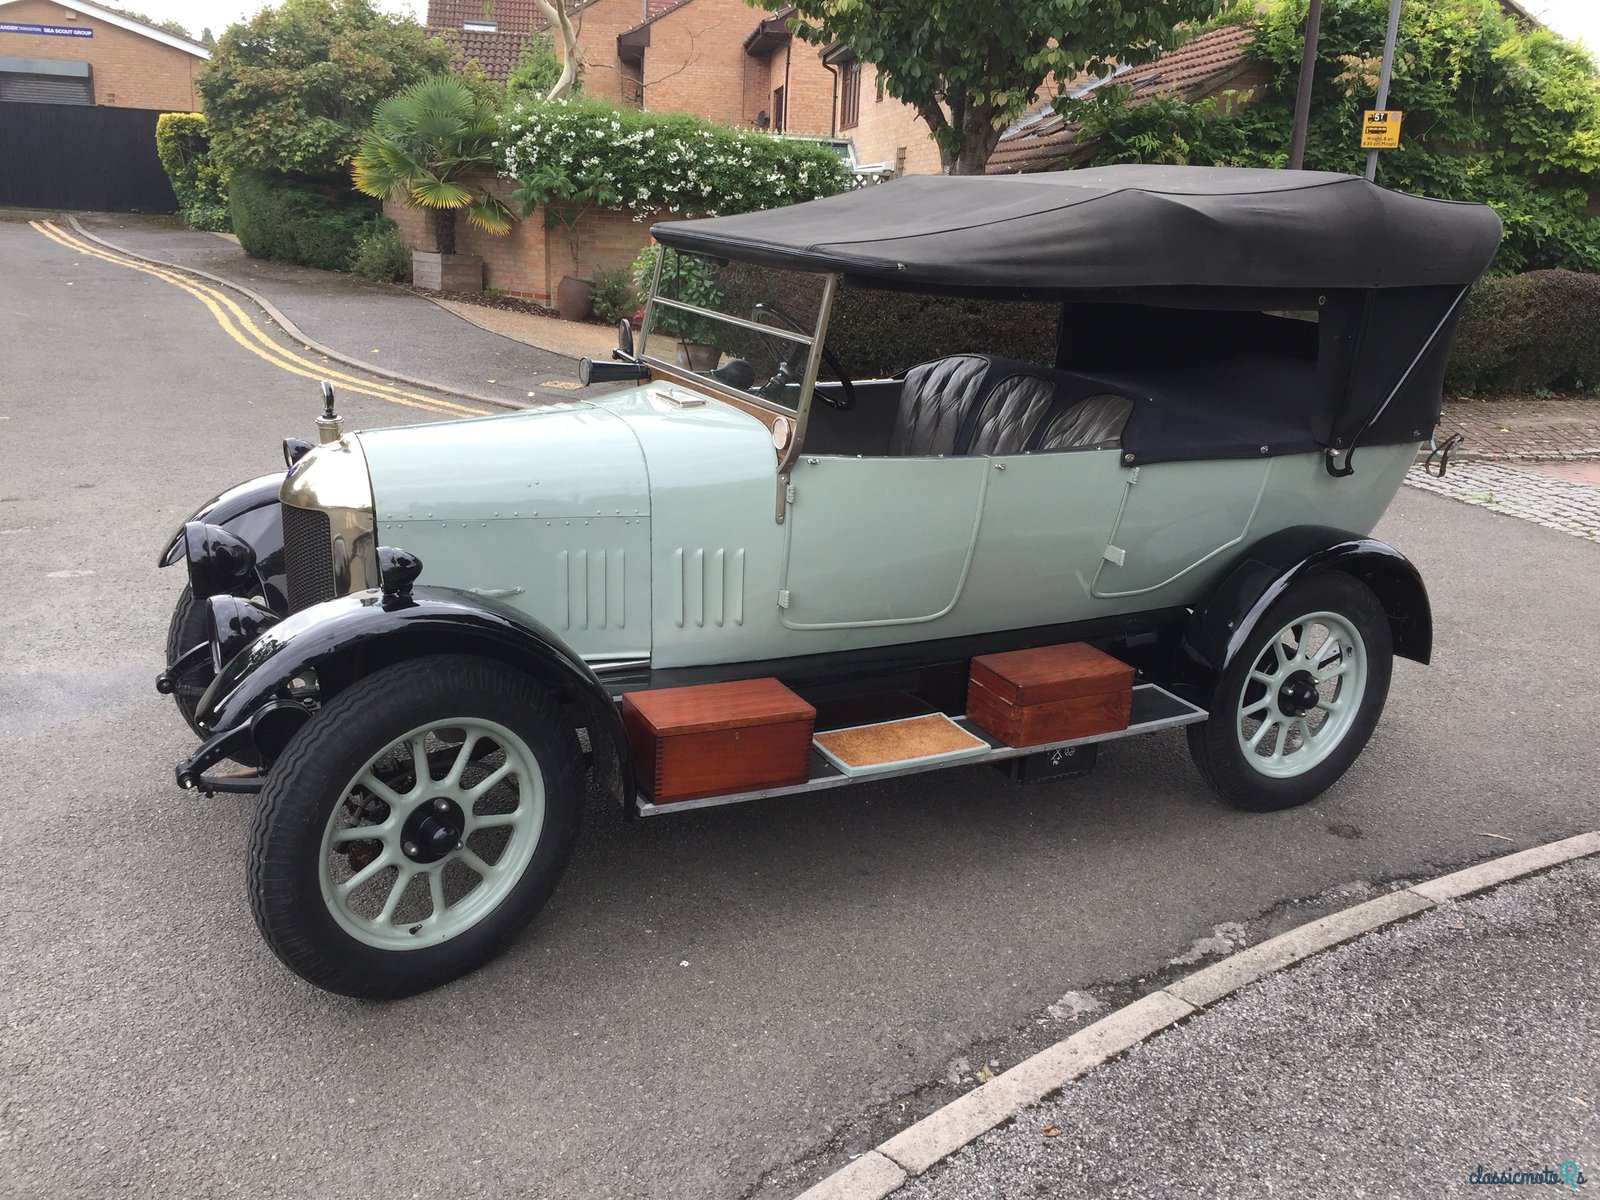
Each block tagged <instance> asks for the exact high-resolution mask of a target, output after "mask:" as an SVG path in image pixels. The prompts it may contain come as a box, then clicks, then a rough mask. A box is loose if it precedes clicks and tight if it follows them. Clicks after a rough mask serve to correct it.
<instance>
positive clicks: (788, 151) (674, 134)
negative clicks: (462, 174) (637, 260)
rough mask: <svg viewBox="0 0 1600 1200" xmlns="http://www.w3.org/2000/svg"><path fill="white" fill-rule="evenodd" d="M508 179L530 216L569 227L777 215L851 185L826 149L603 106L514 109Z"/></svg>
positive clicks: (508, 132) (685, 117)
mask: <svg viewBox="0 0 1600 1200" xmlns="http://www.w3.org/2000/svg"><path fill="white" fill-rule="evenodd" d="M503 126H504V130H503V132H502V134H501V138H500V145H501V147H502V149H503V152H504V154H505V166H504V173H505V174H506V175H508V176H510V177H511V178H512V179H515V180H516V181H517V183H518V185H519V186H518V188H517V190H516V191H515V192H513V193H512V199H513V200H515V201H516V202H517V203H518V204H520V205H521V206H522V207H523V209H524V211H525V212H527V211H531V210H532V209H533V208H534V207H537V206H538V205H547V206H551V213H550V214H549V215H550V216H553V217H554V218H555V219H558V220H562V221H565V222H567V223H568V224H571V223H572V222H573V221H575V220H576V218H577V215H578V213H579V212H581V211H582V210H583V209H585V208H587V207H589V206H590V205H599V206H601V207H604V208H625V209H633V210H634V211H636V212H641V213H644V212H658V211H663V210H664V211H666V212H669V213H679V214H682V215H684V216H704V215H715V214H724V213H741V212H754V211H755V210H756V209H762V208H779V207H781V206H783V205H785V204H796V203H798V202H799V201H802V200H815V199H817V198H818V197H819V196H831V195H833V194H834V193H835V192H842V191H844V190H845V189H846V188H848V187H850V186H852V185H853V183H854V180H853V179H852V178H851V176H850V174H849V172H848V171H847V170H846V169H845V166H844V160H843V159H841V158H840V157H839V156H838V155H837V154H836V153H834V151H833V150H831V149H829V148H828V147H827V146H825V145H822V144H821V143H818V142H809V141H804V140H799V139H786V138H779V137H774V136H772V135H771V134H766V133H761V132H759V131H757V130H754V129H738V128H735V127H733V126H731V125H721V124H718V123H717V122H715V121H706V120H702V119H701V118H699V117H695V116H690V115H689V114H687V113H658V112H643V111H640V110H639V109H632V108H614V107H613V106H611V105H609V104H607V103H605V102H604V101H602V100H589V99H583V98H579V99H574V100H555V101H548V102H544V103H540V104H516V105H513V106H512V108H511V111H510V112H509V113H507V114H505V116H504V118H503Z"/></svg>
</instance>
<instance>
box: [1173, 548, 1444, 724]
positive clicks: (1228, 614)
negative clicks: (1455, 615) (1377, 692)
mask: <svg viewBox="0 0 1600 1200" xmlns="http://www.w3.org/2000/svg"><path fill="white" fill-rule="evenodd" d="M1320 571H1342V572H1344V573H1345V574H1347V575H1351V576H1353V577H1354V578H1356V579H1359V580H1360V581H1361V582H1362V583H1364V584H1366V585H1367V586H1368V587H1369V588H1371V589H1372V591H1373V594H1374V595H1376V596H1377V598H1378V600H1379V602H1380V603H1381V604H1382V605H1383V609H1384V612H1385V613H1387V614H1388V617H1389V630H1390V633H1391V635H1392V637H1393V640H1394V652H1395V653H1396V654H1398V655H1400V656H1401V657H1402V658H1409V659H1412V660H1414V661H1416V662H1420V663H1427V662H1428V660H1429V659H1430V658H1431V657H1432V656H1433V610H1432V608H1431V606H1430V605H1429V603H1428V590H1427V588H1426V587H1424V586H1423V583H1422V576H1421V575H1420V574H1419V573H1418V571H1417V568H1416V567H1415V566H1413V565H1412V563H1411V560H1410V559H1408V558H1407V557H1406V556H1405V555H1403V554H1401V553H1400V551H1398V550H1396V549H1395V548H1394V547H1393V546H1390V545H1389V544H1388V543H1386V542H1380V541H1378V540H1377V539H1376V538H1370V537H1362V536H1361V535H1359V534H1354V533H1349V532H1347V531H1345V530H1341V529H1333V528H1330V527H1328V526H1325V525H1296V526H1293V527H1292V528H1289V529H1283V530H1279V531H1278V532H1277V533H1273V534H1269V535H1268V536H1267V537H1264V538H1262V539H1261V540H1260V541H1259V542H1257V543H1255V544H1254V545H1253V546H1251V547H1250V548H1249V549H1248V550H1247V551H1245V553H1244V554H1243V555H1242V556H1241V557H1240V558H1239V560H1238V561H1237V562H1236V563H1235V564H1234V566H1233V568H1232V569H1231V570H1230V571H1229V572H1228V573H1227V575H1225V576H1224V577H1223V580H1222V582H1221V584H1219V585H1218V586H1217V588H1216V590H1215V591H1214V592H1212V594H1211V597H1210V599H1208V600H1207V601H1206V602H1205V604H1204V605H1203V606H1201V607H1200V608H1197V609H1196V610H1195V611H1194V614H1193V616H1192V617H1191V618H1190V620H1189V625H1188V628H1187V629H1186V630H1185V631H1184V635H1183V639H1182V641H1181V642H1180V643H1179V647H1178V656H1179V670H1178V676H1179V680H1178V682H1179V683H1180V684H1181V685H1182V686H1181V688H1180V690H1183V691H1186V692H1187V693H1188V695H1189V698H1191V699H1193V700H1194V701H1195V703H1202V704H1204V703H1209V701H1210V693H1211V689H1212V688H1213V687H1214V686H1215V684H1216V681H1217V679H1219V678H1220V677H1221V675H1222V672H1223V671H1224V670H1225V669H1226V668H1227V666H1228V664H1229V663H1230V662H1232V661H1233V658H1234V656H1235V655H1237V654H1238V653H1239V651H1240V650H1241V649H1242V648H1243V646H1244V644H1245V642H1246V641H1247V640H1248V639H1249V637H1250V635H1251V633H1252V632H1253V631H1254V630H1255V628H1256V625H1257V623H1258V622H1259V621H1260V620H1261V618H1262V617H1263V616H1264V615H1265V614H1266V611H1267V609H1269V608H1271V607H1272V605H1273V603H1274V602H1275V601H1276V600H1277V599H1278V597H1279V596H1281V595H1283V593H1284V592H1286V591H1287V590H1288V589H1289V588H1290V587H1292V586H1293V585H1294V584H1295V583H1296V582H1298V581H1299V580H1301V579H1304V578H1306V577H1307V576H1308V575H1313V574H1316V573H1317V572H1320Z"/></svg>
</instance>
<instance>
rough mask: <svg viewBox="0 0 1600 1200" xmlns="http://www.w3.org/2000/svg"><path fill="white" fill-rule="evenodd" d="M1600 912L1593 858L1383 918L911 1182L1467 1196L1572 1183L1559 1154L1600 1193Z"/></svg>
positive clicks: (937, 1186)
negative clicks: (1491, 1180)
mask: <svg viewBox="0 0 1600 1200" xmlns="http://www.w3.org/2000/svg"><path fill="white" fill-rule="evenodd" d="M1597 925H1600V861H1596V860H1595V859H1589V860H1587V861H1584V862H1579V863H1574V864H1572V865H1570V866H1566V867H1563V868H1560V869H1558V870H1556V871H1554V872H1552V873H1550V874H1548V875H1541V876H1536V877H1535V878H1533V879H1529V880H1524V881H1520V882H1517V883H1514V884H1510V885H1508V886H1506V887H1503V888H1499V889H1497V890H1495V891H1493V892H1490V893H1488V894H1486V895H1481V896H1473V897H1469V898H1467V899H1465V900H1461V901H1457V902H1455V903H1452V904H1446V905H1444V906H1442V907H1440V908H1438V909H1436V910H1434V911H1432V912H1429V913H1426V914H1424V915H1423V916H1421V917H1419V918H1417V919H1416V920H1414V921H1408V922H1405V923H1403V924H1400V925H1396V926H1393V927H1391V928H1388V929H1384V930H1380V931H1379V932H1377V933H1373V934H1369V935H1367V936H1366V937H1363V938H1361V939H1359V940H1358V941H1356V942H1354V943H1352V944H1351V945H1348V946H1340V947H1338V948H1337V949H1334V950H1331V951H1329V952H1328V953H1326V954H1323V955H1319V956H1318V957H1316V958H1314V959H1312V960H1311V961H1309V962H1307V963H1305V964H1303V965H1301V966H1298V967H1296V968H1294V969H1293V970H1291V971H1288V972H1285V973H1284V974H1281V975H1275V976H1272V977H1270V978H1268V979H1265V980H1263V981H1262V982H1261V983H1258V984H1254V985H1252V986H1250V987H1248V988H1246V989H1245V990H1244V991H1243V992H1241V993H1239V994H1238V995H1237V996H1234V997H1232V998H1230V999H1228V1000H1225V1001H1224V1002H1223V1003H1222V1004H1221V1005H1220V1006H1219V1007H1217V1008H1215V1009H1213V1010H1211V1011H1208V1012H1206V1013H1203V1014H1201V1015H1200V1016H1197V1017H1195V1018H1194V1019H1192V1020H1190V1021H1188V1022H1186V1023H1185V1024H1183V1025H1180V1026H1178V1027H1177V1028H1176V1029H1172V1030H1169V1031H1167V1032H1165V1033H1162V1034H1161V1035H1159V1036H1158V1037H1156V1038H1154V1039H1152V1040H1151V1041H1149V1042H1147V1043H1145V1044H1144V1045H1142V1046H1138V1047H1135V1048H1134V1049H1133V1050H1132V1051H1130V1052H1129V1053H1128V1054H1127V1055H1126V1056H1124V1057H1123V1058H1120V1059H1117V1060H1116V1061H1114V1062H1111V1063H1108V1064H1106V1065H1105V1066H1103V1067H1101V1068H1099V1069H1098V1070H1096V1071H1094V1072H1092V1073H1090V1074H1089V1075H1087V1076H1085V1077H1084V1078H1083V1079H1081V1080H1078V1081H1077V1082H1076V1083H1073V1084H1072V1085H1070V1086H1069V1087H1068V1088H1067V1089H1066V1090H1065V1091H1064V1092H1062V1094H1061V1096H1060V1098H1059V1099H1057V1100H1054V1101H1052V1102H1051V1103H1048V1104H1042V1105H1039V1106H1037V1107H1035V1108H1031V1109H1029V1110H1027V1111H1026V1112H1025V1113H1023V1114H1022V1115H1020V1116H1019V1117H1018V1118H1017V1120H1016V1121H1015V1122H1013V1123H1012V1124H1011V1125H1010V1126H1009V1127H1007V1128H1005V1129H1002V1130H996V1131H995V1132H993V1133H990V1134H987V1135H985V1136H984V1137H983V1138H981V1139H980V1140H979V1141H978V1142H977V1143H975V1144H974V1145H972V1146H970V1147H968V1148H967V1149H965V1150H963V1151H961V1152H960V1153H958V1154H957V1155H956V1156H955V1157H954V1158H952V1159H950V1160H949V1162H947V1163H944V1164H941V1165H940V1166H938V1167H935V1168H934V1169H933V1170H932V1171H930V1172H929V1173H928V1174H927V1175H925V1176H923V1177H922V1178H920V1179H917V1180H914V1181H912V1183H911V1184H910V1185H909V1186H907V1187H906V1188H904V1189H903V1190H902V1191H899V1192H896V1193H895V1200H1024V1198H1032V1197H1046V1196H1053V1197H1060V1196H1104V1197H1130V1198H1131V1197H1140V1198H1143V1200H1166V1198H1168V1197H1172V1198H1174V1200H1181V1198H1184V1197H1190V1196H1205V1197H1207V1198H1208V1200H1257V1198H1258V1197H1261V1196H1471V1195H1475V1194H1481V1193H1482V1191H1483V1188H1484V1184H1482V1183H1481V1182H1474V1179H1475V1177H1476V1178H1477V1179H1480V1180H1481V1179H1482V1177H1483V1176H1484V1175H1486V1174H1487V1175H1491V1176H1493V1175H1501V1176H1504V1175H1508V1174H1511V1175H1514V1174H1515V1173H1517V1172H1522V1173H1524V1174H1525V1175H1527V1174H1532V1175H1539V1176H1542V1175H1543V1173H1544V1172H1545V1170H1546V1169H1548V1170H1549V1172H1550V1175H1551V1180H1550V1182H1552V1183H1554V1182H1556V1180H1558V1179H1559V1178H1560V1173H1561V1169H1562V1166H1561V1165H1562V1164H1563V1163H1570V1164H1572V1168H1575V1169H1574V1170H1572V1182H1574V1183H1577V1184H1578V1186H1577V1187H1575V1188H1572V1189H1571V1190H1569V1189H1568V1188H1566V1187H1561V1188H1559V1189H1558V1190H1559V1191H1560V1192H1561V1193H1562V1194H1565V1195H1571V1194H1572V1192H1573V1191H1576V1192H1578V1193H1579V1194H1580V1195H1585V1194H1590V1186H1591V1185H1592V1184H1593V1183H1594V1182H1595V1181H1597V1180H1600V1089H1597V1080H1596V1076H1595V1063H1596V1061H1600V956H1596V954H1595V953H1594V950H1595V929H1596V927H1597ZM1579 1172H1581V1173H1582V1174H1583V1175H1584V1176H1587V1178H1588V1179H1589V1180H1590V1185H1585V1184H1582V1183H1579V1182H1578V1173H1579ZM1490 1190H1491V1191H1494V1190H1497V1189H1495V1188H1493V1187H1491V1189H1490ZM1510 1190H1511V1191H1512V1194H1526V1191H1527V1188H1526V1186H1525V1185H1516V1184H1511V1186H1510ZM1544 1190H1545V1189H1544V1188H1538V1187H1536V1188H1535V1189H1534V1194H1536V1195H1537V1194H1540V1193H1541V1192H1543V1191H1544Z"/></svg>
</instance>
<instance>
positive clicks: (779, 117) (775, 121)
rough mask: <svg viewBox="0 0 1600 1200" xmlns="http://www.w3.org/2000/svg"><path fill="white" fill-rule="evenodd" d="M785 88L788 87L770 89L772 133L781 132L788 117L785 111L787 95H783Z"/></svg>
mask: <svg viewBox="0 0 1600 1200" xmlns="http://www.w3.org/2000/svg"><path fill="white" fill-rule="evenodd" d="M787 90H788V89H786V88H781V87H778V88H773V89H772V132H773V133H782V132H783V130H784V127H785V124H786V122H787V121H788V118H789V114H788V111H787V102H788V96H787V95H785V92H786V91H787Z"/></svg>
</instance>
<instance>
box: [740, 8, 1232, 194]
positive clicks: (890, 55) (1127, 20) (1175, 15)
mask: <svg viewBox="0 0 1600 1200" xmlns="http://www.w3.org/2000/svg"><path fill="white" fill-rule="evenodd" d="M759 3H760V4H761V6H762V7H764V8H767V9H770V10H773V11H779V10H782V9H785V8H788V7H790V4H789V0H759ZM1222 5H1223V0H1012V2H1011V3H1007V4H974V3H972V2H971V0H798V2H796V3H795V4H794V5H793V7H794V9H795V13H796V16H795V17H794V18H791V21H790V25H791V27H792V28H793V30H794V32H795V33H796V34H798V35H799V36H800V37H802V38H804V39H805V40H806V41H809V42H814V43H816V44H817V45H830V44H832V43H835V42H838V43H842V44H843V45H845V46H847V47H849V48H850V49H851V50H853V51H854V52H855V54H856V57H857V58H859V59H860V60H861V61H862V62H867V63H872V64H874V65H875V66H876V67H877V68H878V73H879V78H880V79H882V80H883V83H884V87H885V88H886V90H887V91H888V93H889V94H890V95H891V96H894V97H895V98H896V99H898V100H903V101H905V102H906V103H907V104H909V105H911V106H912V107H913V108H915V109H916V110H917V112H918V113H919V114H920V115H921V116H922V118H923V120H925V121H926V122H927V123H928V128H929V130H931V131H932V133H933V137H934V140H935V141H936V142H937V143H938V145H939V158H940V161H941V162H942V163H943V165H944V169H945V173H946V174H950V175H981V174H983V171H984V168H985V166H986V165H987V164H988V161H989V156H990V154H992V153H993V152H994V148H995V144H996V143H997V142H998V141H999V140H1000V135H1001V133H1003V132H1004V131H1005V128H1006V126H1008V125H1009V124H1011V122H1012V121H1014V120H1016V118H1018V117H1019V116H1021V115H1022V114H1023V113H1025V112H1026V111H1028V109H1029V108H1031V107H1032V106H1033V105H1035V104H1036V103H1039V102H1040V100H1041V98H1042V97H1041V95H1040V93H1041V89H1044V88H1046V87H1047V85H1049V84H1050V83H1051V82H1052V81H1055V82H1057V83H1063V82H1065V81H1067V80H1070V79H1073V78H1075V77H1077V76H1079V75H1081V74H1083V73H1085V72H1088V73H1090V74H1096V75H1098V74H1103V73H1105V72H1107V71H1109V70H1110V69H1111V67H1112V64H1114V63H1146V62H1149V61H1151V60H1152V59H1154V58H1156V57H1157V56H1158V55H1160V54H1161V53H1162V52H1164V51H1166V50H1170V49H1172V48H1173V47H1175V46H1177V45H1178V44H1180V43H1181V42H1182V41H1183V34H1182V33H1181V32H1180V29H1179V27H1180V26H1183V25H1186V24H1189V23H1192V22H1196V21H1202V20H1205V19H1206V18H1208V17H1210V16H1212V15H1213V14H1215V13H1216V12H1218V11H1219V10H1220V9H1221V8H1222Z"/></svg>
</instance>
